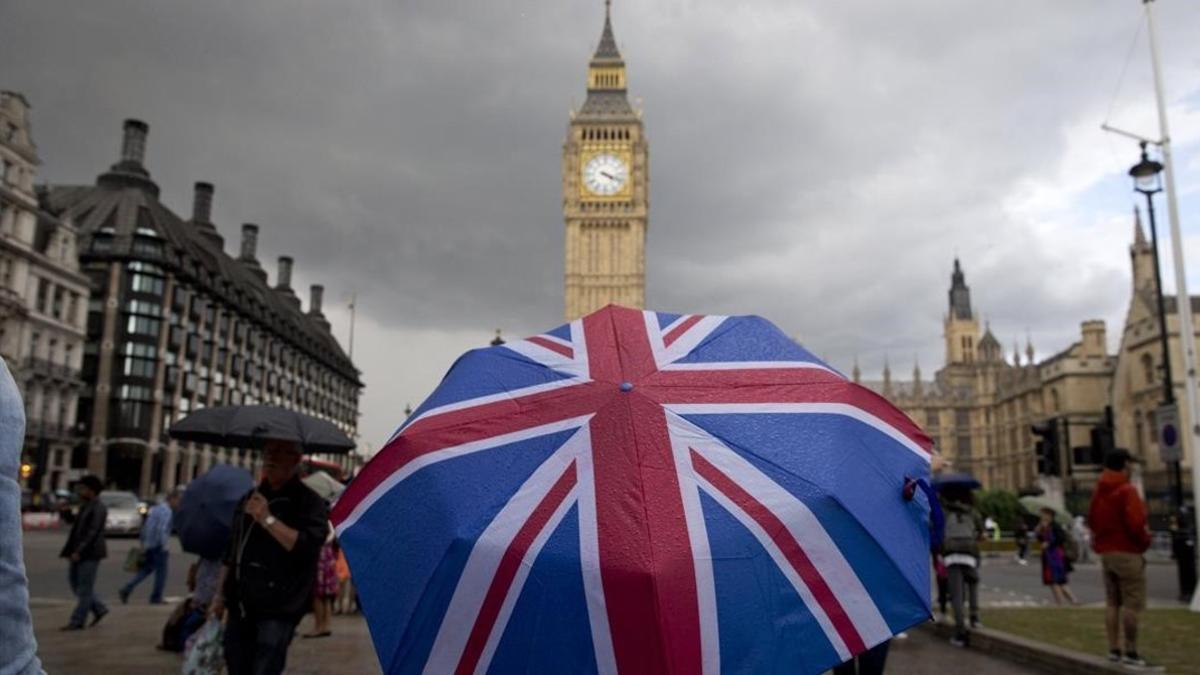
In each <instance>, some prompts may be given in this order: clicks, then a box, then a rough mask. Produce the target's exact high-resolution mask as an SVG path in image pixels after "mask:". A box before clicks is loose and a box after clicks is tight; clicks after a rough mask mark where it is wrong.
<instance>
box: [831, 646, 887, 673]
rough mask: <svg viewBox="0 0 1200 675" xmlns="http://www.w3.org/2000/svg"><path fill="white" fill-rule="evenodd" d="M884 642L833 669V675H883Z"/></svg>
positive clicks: (885, 650) (884, 659) (885, 647)
mask: <svg viewBox="0 0 1200 675" xmlns="http://www.w3.org/2000/svg"><path fill="white" fill-rule="evenodd" d="M889 644H891V641H890V640H885V641H884V642H881V643H879V644H877V645H875V646H874V647H871V648H870V649H868V650H867V651H865V652H863V653H861V654H859V655H858V656H856V657H854V658H852V659H850V660H849V661H847V662H845V663H843V664H842V665H840V666H838V667H836V668H834V669H833V675H883V667H884V666H885V665H886V664H887V653H888V645H889Z"/></svg>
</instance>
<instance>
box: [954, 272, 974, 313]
mask: <svg viewBox="0 0 1200 675" xmlns="http://www.w3.org/2000/svg"><path fill="white" fill-rule="evenodd" d="M950 316H951V318H954V319H970V318H971V317H972V314H971V289H970V288H968V287H967V281H966V276H965V275H964V274H963V271H962V266H961V265H959V263H958V258H955V259H954V272H952V273H951V274H950Z"/></svg>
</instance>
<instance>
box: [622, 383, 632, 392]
mask: <svg viewBox="0 0 1200 675" xmlns="http://www.w3.org/2000/svg"><path fill="white" fill-rule="evenodd" d="M621 391H633V383H632V382H622V383H621Z"/></svg>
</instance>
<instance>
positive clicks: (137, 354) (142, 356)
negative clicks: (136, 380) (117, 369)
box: [124, 342, 157, 379]
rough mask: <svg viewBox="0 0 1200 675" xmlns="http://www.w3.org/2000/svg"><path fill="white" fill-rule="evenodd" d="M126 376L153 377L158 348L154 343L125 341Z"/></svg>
mask: <svg viewBox="0 0 1200 675" xmlns="http://www.w3.org/2000/svg"><path fill="white" fill-rule="evenodd" d="M124 352H125V369H124V372H125V376H126V377H144V378H147V379H149V378H153V377H154V368H155V365H156V358H155V357H156V355H157V350H156V349H155V348H154V346H153V345H149V344H144V343H140V342H126V343H125V349H124Z"/></svg>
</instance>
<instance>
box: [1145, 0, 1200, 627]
mask: <svg viewBox="0 0 1200 675" xmlns="http://www.w3.org/2000/svg"><path fill="white" fill-rule="evenodd" d="M1142 4H1143V6H1144V7H1145V8H1146V30H1147V35H1148V36H1149V42H1150V64H1151V67H1152V68H1153V70H1154V98H1155V101H1156V103H1157V105H1158V134H1159V136H1160V137H1161V140H1160V141H1159V147H1160V148H1161V149H1162V163H1163V169H1164V171H1163V173H1164V177H1165V179H1166V188H1167V215H1168V216H1169V220H1170V224H1171V257H1172V258H1173V261H1174V263H1175V295H1176V297H1177V298H1178V301H1177V302H1176V303H1175V305H1176V306H1177V307H1178V310H1179V338H1180V339H1179V343H1180V347H1181V348H1182V349H1183V368H1184V392H1185V394H1186V402H1187V418H1188V419H1187V421H1188V431H1189V435H1190V437H1191V438H1190V443H1188V444H1186V445H1185V446H1184V449H1185V450H1187V449H1189V448H1190V450H1191V453H1192V458H1191V459H1192V504H1193V507H1192V515H1193V516H1194V517H1195V518H1196V523H1195V527H1196V530H1195V531H1196V532H1197V533H1200V509H1197V508H1195V507H1196V506H1200V462H1198V461H1196V460H1197V458H1198V457H1197V454H1198V453H1200V408H1197V403H1198V401H1200V395H1198V393H1197V384H1196V338H1195V335H1196V334H1195V331H1194V329H1193V322H1192V303H1191V296H1190V295H1188V290H1187V269H1186V268H1185V267H1184V264H1183V236H1182V234H1181V232H1180V226H1179V201H1178V199H1177V197H1176V192H1175V164H1174V162H1172V161H1171V132H1170V131H1169V130H1168V127H1167V105H1166V102H1165V100H1164V99H1165V97H1164V95H1163V89H1164V88H1165V87H1164V86H1163V76H1162V64H1161V63H1159V55H1158V35H1157V27H1156V26H1155V24H1154V0H1142ZM1193 564H1194V561H1193ZM1191 610H1192V611H1193V612H1200V586H1197V588H1196V589H1195V590H1194V591H1193V592H1192V602H1191Z"/></svg>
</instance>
